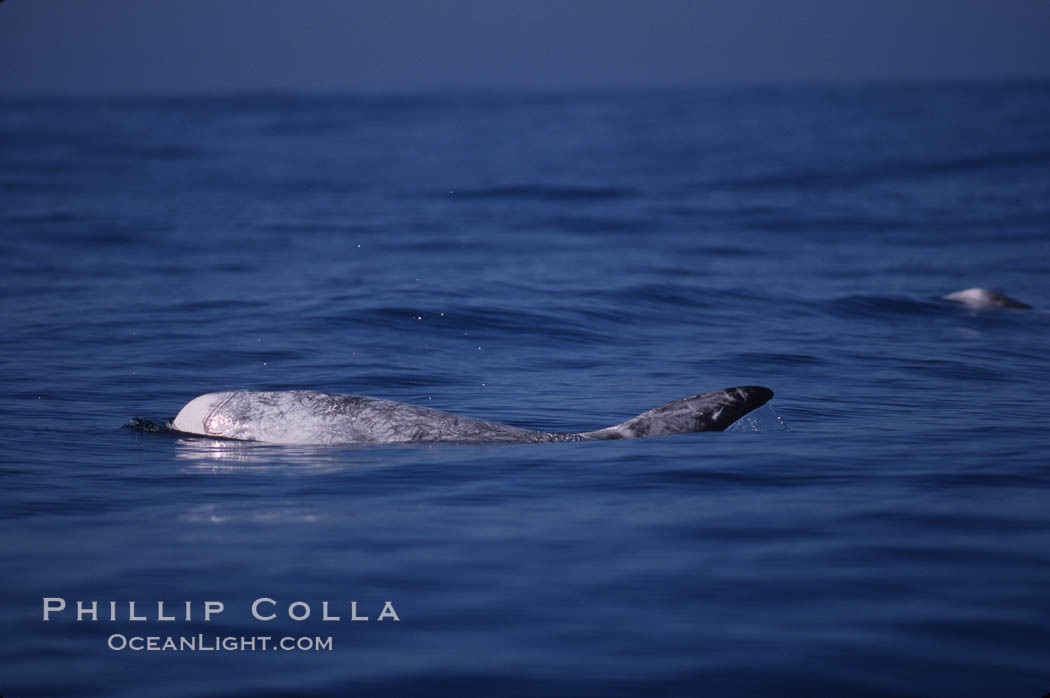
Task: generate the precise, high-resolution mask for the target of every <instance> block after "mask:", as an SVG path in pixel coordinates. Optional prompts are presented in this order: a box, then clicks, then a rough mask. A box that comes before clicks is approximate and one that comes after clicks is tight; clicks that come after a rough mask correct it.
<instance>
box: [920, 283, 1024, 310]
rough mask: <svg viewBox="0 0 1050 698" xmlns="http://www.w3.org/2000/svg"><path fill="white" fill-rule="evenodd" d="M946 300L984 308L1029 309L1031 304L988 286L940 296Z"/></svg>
mask: <svg viewBox="0 0 1050 698" xmlns="http://www.w3.org/2000/svg"><path fill="white" fill-rule="evenodd" d="M941 298H943V299H944V300H946V301H955V302H956V303H962V304H963V305H967V306H969V307H971V308H977V309H984V308H1019V309H1021V310H1031V309H1032V306H1030V305H1025V304H1024V303H1022V302H1021V301H1019V300H1015V299H1013V298H1010V297H1009V296H1004V295H1003V294H1001V293H999V292H998V291H993V290H991V289H988V288H966V289H963V290H962V291H953V292H951V293H949V294H947V295H944V296H941Z"/></svg>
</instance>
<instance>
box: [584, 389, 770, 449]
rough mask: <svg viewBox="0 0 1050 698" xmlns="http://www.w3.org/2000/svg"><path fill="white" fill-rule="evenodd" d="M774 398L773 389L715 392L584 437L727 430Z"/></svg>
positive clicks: (676, 401)
mask: <svg viewBox="0 0 1050 698" xmlns="http://www.w3.org/2000/svg"><path fill="white" fill-rule="evenodd" d="M772 397H773V391H772V390H770V389H769V388H763V387H761V386H757V385H748V386H743V387H740V388H726V389H725V390H716V391H714V392H711V393H704V394H702V395H693V396H691V397H684V398H681V399H680V400H674V401H673V402H668V403H667V404H665V405H660V406H659V407H654V408H653V409H651V410H648V411H646V412H642V413H641V414H640V415H638V416H637V417H632V418H631V419H628V420H627V421H626V422H623V423H621V424H617V425H616V426H613V427H608V428H606V429H599V430H597V431H588V432H585V433H583V434H581V436H583V437H584V438H588V439H635V438H640V437H643V436H665V435H669V434H689V433H692V432H695V431H724V430H725V428H726V427H728V426H729V425H730V424H732V423H733V422H735V421H736V420H738V419H740V418H741V417H743V416H744V415H745V414H747V413H748V412H751V411H752V410H755V409H758V408H759V407H761V406H762V405H764V404H766V403H767V402H768V401H769V400H770V398H772Z"/></svg>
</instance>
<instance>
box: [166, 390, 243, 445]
mask: <svg viewBox="0 0 1050 698" xmlns="http://www.w3.org/2000/svg"><path fill="white" fill-rule="evenodd" d="M229 395H230V394H229V393H208V394H207V395H201V396H200V397H195V398H193V399H192V400H190V401H189V402H187V403H186V406H185V407H183V408H182V409H181V410H179V413H178V414H177V415H176V416H175V421H174V422H172V426H174V427H175V428H176V429H178V430H179V431H184V432H186V433H187V434H204V435H207V434H208V431H207V430H206V429H205V426H204V422H205V420H206V419H207V418H208V415H210V414H211V412H212V410H214V409H215V407H216V406H218V405H219V404H220V403H222V401H223V400H225V399H226V398H227V397H229Z"/></svg>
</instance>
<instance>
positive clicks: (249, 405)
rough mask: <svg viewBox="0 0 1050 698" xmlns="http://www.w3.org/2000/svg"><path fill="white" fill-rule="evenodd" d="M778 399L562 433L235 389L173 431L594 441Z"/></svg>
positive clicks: (392, 405)
mask: <svg viewBox="0 0 1050 698" xmlns="http://www.w3.org/2000/svg"><path fill="white" fill-rule="evenodd" d="M772 396H773V392H772V391H771V390H769V389H767V388H759V387H744V388H729V389H727V390H718V391H715V392H712V393H705V394H703V395H694V396H692V397H688V398H682V399H681V400H675V401H674V402H669V403H667V404H666V405H662V406H660V407H657V408H655V409H652V410H649V411H648V412H643V413H642V414H640V415H638V416H637V417H634V418H632V419H629V420H627V421H626V422H623V423H622V424H618V425H616V426H614V427H609V428H607V429H601V430H598V431H592V432H586V433H583V434H563V433H556V432H546V431H535V430H532V429H521V428H519V427H512V426H509V425H506V424H497V423H495V422H487V421H484V420H481V419H473V418H470V417H462V416H460V415H456V414H451V413H449V412H442V411H440V410H435V409H431V408H428V407H419V406H417V405H408V404H404V403H400V402H393V401H391V400H382V399H379V398H374V397H362V396H358V395H337V394H333V393H322V392H317V391H313V390H283V391H274V392H267V391H259V390H233V391H228V392H221V393H208V394H207V395H201V396H200V397H197V398H194V399H193V400H191V401H190V402H189V403H187V404H186V406H185V407H183V408H182V410H181V411H180V412H179V414H178V416H177V417H175V420H174V422H173V426H174V428H175V429H176V430H178V431H182V432H186V433H191V434H201V435H205V436H218V437H223V438H228V439H240V440H246V441H264V442H268V443H283V444H337V443H359V444H375V443H410V442H454V443H534V442H543V441H589V440H593V439H627V438H636V437H642V436H660V435H664V434H684V433H688V432H694V431H722V430H723V429H725V428H726V427H727V426H729V425H730V424H732V423H733V422H734V421H736V420H737V419H738V418H739V417H742V416H743V415H745V414H747V413H748V412H750V411H751V410H753V409H756V408H757V407H760V406H761V405H763V404H764V403H765V402H766V401H767V400H769V399H770V398H771V397H772Z"/></svg>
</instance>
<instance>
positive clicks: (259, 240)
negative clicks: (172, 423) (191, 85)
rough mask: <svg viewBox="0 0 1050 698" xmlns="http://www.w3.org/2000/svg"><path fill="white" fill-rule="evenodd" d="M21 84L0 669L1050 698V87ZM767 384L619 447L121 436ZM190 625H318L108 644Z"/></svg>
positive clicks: (143, 677) (662, 398) (339, 690)
mask: <svg viewBox="0 0 1050 698" xmlns="http://www.w3.org/2000/svg"><path fill="white" fill-rule="evenodd" d="M0 106H2V109H0V230H2V242H0V253H2V254H0V259H2V260H3V261H2V262H0V264H2V267H0V279H2V288H3V293H2V300H0V303H2V305H0V320H2V323H3V324H2V329H3V332H2V333H0V391H2V395H3V397H2V399H0V417H2V425H3V437H2V438H3V449H2V453H0V490H2V500H0V505H2V506H0V517H2V524H0V565H2V566H0V569H2V571H3V572H2V574H0V599H2V604H3V613H2V614H0V624H2V625H0V637H3V638H4V639H3V642H0V667H2V670H0V672H2V673H0V693H2V694H3V696H5V698H19V697H22V696H70V695H107V696H139V695H143V694H144V693H148V694H149V695H153V696H171V697H176V696H178V697H186V696H283V695H297V696H344V695H355V696H439V695H440V696H468V695H477V696H536V695H547V696H559V695H560V696H636V695H668V696H671V695H673V696H700V695H712V696H770V695H778V696H815V695H843V696H952V697H953V698H954V697H958V696H990V695H1003V696H1005V695H1017V696H1034V695H1041V694H1042V693H1045V692H1046V691H1050V597H1048V595H1047V589H1050V506H1048V502H1050V459H1048V457H1047V455H1046V452H1047V447H1048V446H1050V441H1048V437H1047V433H1048V429H1047V427H1048V418H1047V407H1048V400H1047V394H1048V389H1050V359H1048V351H1047V347H1048V344H1050V342H1048V340H1050V313H1048V310H1050V283H1048V280H1050V85H1046V84H1010V85H970V86H960V85H916V86H867V87H835V88H832V87H828V88H816V87H813V88H801V87H799V88H772V87H770V88H725V89H708V90H696V91H666V92H623V93H589V94H583V95H568V94H535V95H513V94H498V93H493V94H478V93H454V94H450V95H421V96H403V97H306V96H294V95H265V94H260V95H246V96H239V97H231V98H219V97H214V98H212V97H209V98H164V97H156V98H149V99H145V98H143V99H122V100H102V99H99V100H72V99H69V100H67V99H53V100H22V101H11V100H8V101H6V102H4V103H3V104H2V105H0ZM971 286H985V287H992V288H997V289H1000V290H1002V291H1004V292H1006V293H1008V294H1009V295H1011V296H1012V297H1015V298H1017V299H1019V300H1022V301H1024V302H1026V303H1028V304H1029V305H1031V306H1033V307H1034V309H1033V310H1027V311H1026V310H1008V309H1003V310H973V309H968V308H965V307H962V306H958V305H954V304H952V303H949V302H946V301H943V300H940V299H939V296H941V295H943V294H945V293H948V292H950V291H954V290H957V289H961V288H967V287H971ZM749 384H757V385H767V386H769V387H770V388H772V389H773V390H774V391H776V397H775V398H774V400H773V402H772V403H770V407H769V408H768V409H766V408H763V411H762V412H763V414H760V415H758V416H757V417H756V418H755V419H752V420H749V421H747V423H746V424H744V425H743V428H737V429H734V430H730V431H728V432H724V433H705V434H691V435H683V436H674V437H665V438H657V439H639V440H632V441H620V442H602V443H565V444H545V445H520V446H480V447H479V446H448V445H442V446H425V445H417V446H393V447H381V446H380V447H360V448H351V447H329V448H320V447H316V448H313V447H295V448H291V447H279V446H271V445H262V444H250V443H235V442H226V441H212V440H208V439H189V438H179V437H176V436H173V435H171V434H154V433H145V432H142V431H138V430H134V429H130V428H125V427H123V425H124V424H125V423H127V422H128V421H129V420H130V419H131V418H132V417H135V416H143V417H146V418H149V419H153V420H163V419H165V418H168V417H171V416H173V415H174V414H176V413H177V412H178V410H179V409H180V408H181V406H182V405H183V404H185V403H186V402H187V401H188V400H190V399H191V398H193V397H194V396H196V395H199V394H201V393H205V392H210V391H216V390H224V389H229V388H258V389H289V388H310V389H317V390H326V391H331V392H342V393H354V394H364V395H373V396H377V397H383V398H389V399H393V400H400V401H404V402H411V403H415V404H421V405H426V406H430V407H435V408H438V409H444V410H449V411H453V412H457V413H461V414H466V415H471V416H475V417H480V418H485V419H490V420H495V421H502V422H506V423H510V424H514V425H518V426H525V427H533V428H540V429H548V430H565V431H581V430H589V429H595V428H599V427H604V426H608V425H611V424H614V423H616V422H619V421H622V420H624V419H626V418H628V417H630V416H633V415H635V414H637V413H639V412H641V411H643V410H645V409H648V408H650V407H654V406H656V405H658V404H661V403H663V402H666V401H668V400H672V399H675V398H679V397H682V396H685V395H690V394H693V393H697V392H703V391H707V390H714V389H717V388H723V387H727V386H732V385H749ZM777 417H779V418H780V420H781V421H780V422H778V421H777ZM779 424H783V425H785V426H786V429H784V428H781V427H780V426H778V425H779ZM45 597H46V598H52V597H54V598H62V599H64V600H65V601H66V603H67V604H68V608H67V610H66V611H64V612H62V613H58V614H55V615H54V616H53V617H52V619H51V620H50V621H48V622H43V620H42V615H43V614H42V610H43V599H44V598H45ZM263 597H266V598H271V599H273V600H274V601H276V602H277V604H276V607H275V609H274V610H275V611H276V612H277V614H278V618H277V619H276V620H273V621H259V620H256V619H255V618H253V617H252V616H251V614H250V610H249V609H250V607H251V604H252V601H253V600H255V599H258V598H263ZM77 600H82V601H85V602H90V601H91V600H97V601H98V602H99V606H100V614H99V615H100V616H101V618H100V620H98V621H94V622H92V621H90V620H87V619H85V620H82V621H79V622H78V621H77V620H76V614H75V610H74V606H75V603H76V601H77ZM212 600H214V601H220V602H222V603H223V604H224V608H225V610H224V611H223V613H221V614H220V615H218V616H217V617H215V618H213V619H212V620H211V621H210V622H204V621H203V619H202V609H203V604H204V602H206V601H212ZM110 601H116V602H118V620H117V621H113V622H111V621H109V620H106V619H105V618H106V615H107V613H108V611H107V609H108V608H109V602H110ZM129 601H136V602H137V605H138V609H139V611H140V612H141V611H143V610H145V612H146V613H148V614H149V615H150V616H151V617H150V618H148V619H147V620H146V621H129V620H128V608H127V605H128V602H129ZM158 601H164V602H166V603H167V605H168V608H169V609H171V608H174V609H176V610H177V611H178V613H179V614H180V615H181V613H182V610H181V609H182V607H183V605H184V603H185V602H186V601H189V602H192V603H191V605H192V618H191V620H190V621H184V620H181V619H180V620H177V621H174V622H169V621H159V620H157V618H156V616H155V614H156V609H155V607H156V604H157V602H158ZM296 601H302V602H305V603H307V604H309V605H310V607H311V611H312V613H311V616H310V617H309V618H308V619H306V620H303V621H294V620H290V619H289V617H288V614H287V609H288V605H289V604H291V603H293V602H296ZM324 601H328V602H329V603H330V606H331V612H332V613H335V614H336V615H339V616H340V617H341V620H340V621H338V622H333V621H323V620H321V615H322V611H321V604H322V602H324ZM351 601H356V602H357V604H358V606H357V607H358V613H359V614H360V615H366V616H368V617H369V618H370V620H369V621H368V622H352V621H349V620H348V615H349V613H348V611H349V604H350V602H351ZM387 601H390V602H391V603H392V605H393V608H394V609H395V610H396V613H397V615H398V618H399V619H400V620H397V621H394V620H393V619H391V618H387V619H386V620H384V621H382V622H380V621H378V618H377V617H378V616H379V614H380V611H381V610H382V609H383V607H384V603H385V602H387ZM265 608H266V609H269V608H271V607H270V606H267V607H265ZM301 609H302V607H297V608H296V609H295V610H296V612H299V611H301ZM198 633H200V634H204V635H206V636H208V637H214V636H237V637H241V636H246V637H248V636H273V637H274V638H278V637H282V636H289V637H296V638H298V637H308V638H316V637H321V638H329V637H330V638H331V642H332V648H331V650H320V651H292V652H285V651H261V650H257V651H196V652H194V651H133V650H131V649H118V650H115V649H110V648H109V644H110V641H111V640H110V638H111V637H113V636H114V635H119V636H124V637H132V636H162V637H163V636H175V637H181V636H194V635H197V634H198Z"/></svg>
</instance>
